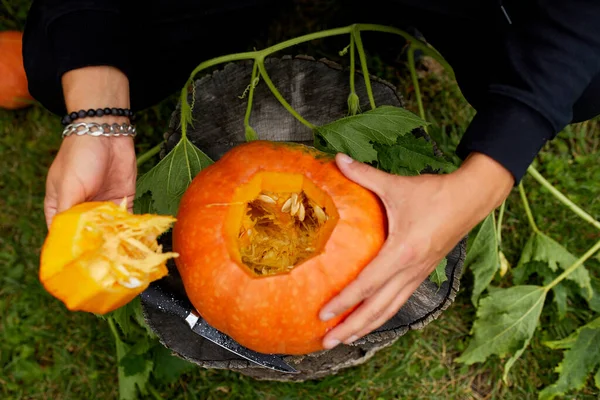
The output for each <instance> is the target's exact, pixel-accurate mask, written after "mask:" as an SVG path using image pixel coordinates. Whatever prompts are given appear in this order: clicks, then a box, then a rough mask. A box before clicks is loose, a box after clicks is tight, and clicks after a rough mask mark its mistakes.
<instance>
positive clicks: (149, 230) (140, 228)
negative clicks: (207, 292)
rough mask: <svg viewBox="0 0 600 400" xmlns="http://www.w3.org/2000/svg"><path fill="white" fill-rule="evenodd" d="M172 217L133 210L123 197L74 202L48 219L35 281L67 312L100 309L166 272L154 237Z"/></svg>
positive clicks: (130, 297)
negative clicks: (122, 199) (46, 232)
mask: <svg viewBox="0 0 600 400" xmlns="http://www.w3.org/2000/svg"><path fill="white" fill-rule="evenodd" d="M174 221H175V219H174V218H173V217H170V216H162V215H152V214H144V215H133V214H130V213H129V212H128V211H127V207H126V204H125V201H124V202H123V203H122V204H121V206H118V205H116V204H114V203H113V202H110V201H106V202H88V203H82V204H78V205H76V206H74V207H72V208H71V209H69V210H67V211H64V212H61V213H59V214H57V215H56V216H55V217H54V219H53V220H52V225H51V226H50V230H49V232H48V236H47V237H46V240H45V241H44V246H43V247H42V254H41V257H40V272H39V277H40V281H41V282H42V284H43V285H44V287H45V288H46V290H47V291H48V292H49V293H50V294H52V295H53V296H54V297H56V298H58V299H59V300H61V301H62V302H63V303H65V305H66V306H67V308H68V309H69V310H71V311H76V310H80V311H87V312H93V313H97V314H105V313H107V312H110V311H113V310H116V309H117V308H119V307H121V306H123V305H125V304H127V303H128V302H130V301H131V300H133V298H134V297H135V296H137V295H138V294H140V293H141V292H142V291H144V290H145V289H146V288H147V287H148V284H149V283H150V282H152V281H154V280H156V279H159V278H161V277H163V276H165V275H166V274H167V272H168V271H167V267H166V261H167V259H169V258H171V257H175V256H177V254H175V253H162V248H161V247H160V246H159V245H158V243H157V242H156V238H157V237H158V236H159V235H160V234H161V233H163V232H164V231H166V230H167V229H169V228H170V226H171V224H172V223H173V222H174Z"/></svg>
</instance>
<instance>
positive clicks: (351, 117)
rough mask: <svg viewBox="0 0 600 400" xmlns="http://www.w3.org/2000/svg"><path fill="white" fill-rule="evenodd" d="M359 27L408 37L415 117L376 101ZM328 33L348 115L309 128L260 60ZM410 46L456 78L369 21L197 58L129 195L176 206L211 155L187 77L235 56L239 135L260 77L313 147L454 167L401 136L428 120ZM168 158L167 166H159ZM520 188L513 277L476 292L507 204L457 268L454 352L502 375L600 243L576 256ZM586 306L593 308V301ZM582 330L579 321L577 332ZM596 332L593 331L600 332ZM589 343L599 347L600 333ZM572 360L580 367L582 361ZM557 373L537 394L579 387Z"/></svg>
mask: <svg viewBox="0 0 600 400" xmlns="http://www.w3.org/2000/svg"><path fill="white" fill-rule="evenodd" d="M363 31H376V32H382V33H389V34H394V35H398V36H401V37H403V38H404V39H406V40H407V42H408V46H407V58H408V68H409V71H410V76H411V80H412V84H413V86H414V91H415V98H416V102H417V106H418V112H419V115H420V118H418V117H416V116H414V115H412V114H411V113H409V112H407V111H405V110H403V109H396V108H393V107H389V106H379V107H377V106H376V104H375V98H374V95H373V90H372V87H371V82H370V78H369V73H368V65H367V57H366V53H365V50H364V47H363V43H362V39H361V32H363ZM336 35H348V36H349V43H350V44H349V45H348V46H347V47H346V48H345V49H344V50H343V51H342V52H340V54H341V55H344V54H346V53H349V57H350V78H349V79H350V82H349V83H350V93H349V96H348V117H346V118H343V119H341V120H338V121H334V122H332V123H331V124H328V125H324V126H316V125H314V124H313V123H311V122H310V121H307V120H306V119H304V118H303V117H302V116H301V115H300V114H299V113H298V112H297V111H296V110H294V109H293V107H292V106H291V105H290V104H289V103H288V102H287V101H286V100H285V99H284V98H283V96H282V95H281V93H280V92H279V91H278V90H277V88H276V86H275V85H274V83H273V82H272V81H271V79H270V77H269V75H268V73H267V70H266V68H265V64H264V61H265V59H266V58H267V57H268V56H270V55H272V54H273V53H275V52H278V51H281V50H283V49H286V48H288V47H292V46H295V45H298V44H300V43H303V42H307V41H311V40H314V39H322V38H326V37H330V36H336ZM416 50H419V51H421V52H422V53H423V54H425V55H427V56H430V57H432V58H434V59H435V60H437V61H438V62H439V63H440V64H441V65H442V67H444V68H445V69H446V71H447V72H448V74H449V75H450V76H451V78H454V72H453V70H452V68H451V66H450V65H449V64H448V63H447V62H446V60H444V58H443V57H442V56H441V55H440V54H439V53H438V52H437V50H435V49H434V48H432V47H431V46H430V45H428V44H427V43H424V42H422V41H420V40H418V39H416V38H414V37H413V36H411V35H409V34H408V33H406V32H404V31H402V30H399V29H397V28H393V27H387V26H380V25H373V24H353V25H350V26H346V27H341V28H336V29H330V30H326V31H321V32H315V33H311V34H308V35H304V36H300V37H297V38H294V39H290V40H287V41H285V42H282V43H279V44H276V45H274V46H271V47H269V48H266V49H263V50H255V51H252V52H243V53H237V54H231V55H226V56H221V57H216V58H213V59H211V60H207V61H205V62H202V63H201V64H199V65H198V66H197V67H196V68H195V69H194V70H193V71H192V73H191V74H190V77H189V78H188V80H187V82H186V84H185V85H184V87H183V88H182V90H181V94H180V103H181V134H182V135H181V140H180V142H179V143H178V144H177V145H176V146H175V148H174V149H173V150H172V151H171V152H170V153H169V154H167V156H166V157H165V158H164V159H163V160H162V161H161V162H160V163H159V164H158V165H157V166H155V167H154V168H153V169H152V170H151V171H150V172H149V173H148V174H146V175H144V176H143V177H142V178H140V180H139V181H138V190H137V194H136V198H137V199H138V201H137V203H143V204H151V205H152V206H151V207H152V208H150V209H151V210H152V211H154V212H158V213H174V212H176V210H177V205H178V198H177V197H176V196H175V197H172V198H169V197H167V195H165V193H183V191H184V190H185V188H186V187H187V184H189V182H190V181H191V179H192V177H193V176H195V174H196V173H197V172H199V171H200V170H201V169H202V168H204V167H205V166H207V165H209V164H210V163H211V162H212V160H210V159H209V158H208V157H207V156H206V155H205V154H204V153H202V152H201V151H200V150H199V149H197V148H196V147H195V146H194V145H193V144H192V143H191V142H190V141H189V140H188V138H187V129H188V127H189V126H193V118H192V109H193V104H189V101H188V96H189V94H190V92H193V90H194V79H195V77H196V76H197V75H198V74H199V73H200V72H202V71H204V70H206V69H208V68H211V67H214V66H217V65H219V64H223V63H229V62H234V61H243V60H252V61H253V67H252V75H251V80H250V83H249V85H248V89H247V93H246V92H245V93H244V94H243V95H242V96H245V95H246V94H247V97H248V104H247V108H246V112H245V116H244V128H245V137H246V140H247V141H250V140H256V139H257V138H258V134H257V133H256V131H255V130H254V129H253V128H252V126H251V125H250V116H251V112H252V101H253V95H254V89H255V87H256V85H257V84H258V82H259V81H262V82H264V83H265V84H266V85H267V87H268V88H269V90H270V92H271V93H272V95H273V96H274V97H275V98H276V99H277V100H278V101H279V102H280V103H281V105H282V106H283V107H284V108H285V109H286V110H287V112H289V113H290V114H291V115H293V116H294V117H295V118H296V119H297V120H298V121H300V122H301V123H302V124H303V125H305V126H306V127H308V128H310V129H311V130H313V131H314V134H315V137H318V138H319V139H320V140H319V142H317V141H315V143H316V145H317V144H318V143H320V145H317V147H319V148H320V149H322V150H324V151H330V152H345V153H347V154H349V155H351V156H352V157H353V158H355V159H357V160H359V161H362V162H368V163H373V164H374V165H375V166H377V167H378V168H380V169H383V170H384V171H387V172H390V173H401V174H408V175H411V174H418V173H419V172H420V171H421V170H422V169H423V168H424V167H426V166H429V167H432V168H435V169H437V170H440V171H442V172H449V171H451V170H453V167H454V166H452V165H450V164H449V163H446V162H444V161H442V160H439V159H436V158H435V157H434V156H433V152H432V149H431V145H429V147H427V146H425V147H423V146H424V145H423V143H422V142H418V143H417V139H416V138H413V137H412V135H407V133H408V132H411V131H412V130H413V129H414V128H417V127H425V128H426V122H425V110H424V107H423V101H422V95H421V91H420V87H419V81H418V76H417V73H416V65H415V54H414V53H415V51H416ZM356 54H358V61H359V63H360V66H361V70H362V73H363V77H364V83H365V87H366V92H367V96H368V99H369V105H370V108H371V110H369V111H367V112H364V113H362V112H361V111H360V110H359V108H358V105H359V99H358V95H357V94H356V88H355V76H354V75H355V67H356V66H355V63H356V59H355V58H356ZM358 125H361V126H363V127H367V128H369V127H373V128H377V132H378V135H373V134H372V133H369V131H368V129H365V130H363V131H360V135H359V136H355V137H352V138H351V139H352V140H349V138H348V137H346V136H345V135H346V134H345V133H343V132H347V131H348V128H355V127H356V126H358ZM350 130H351V129H350ZM341 132H342V133H341ZM357 143H358V144H359V145H358V144H357ZM402 146H409V147H410V146H412V147H411V150H412V151H417V150H416V149H419V150H418V151H421V152H422V160H424V161H423V162H419V163H414V162H413V163H411V162H410V161H407V160H405V159H402V158H401V157H397V156H396V157H393V156H392V154H396V155H397V154H403V153H402V152H399V151H395V152H394V151H393V150H398V149H400V148H403V147H402ZM419 146H420V147H419ZM156 152H157V150H156V148H153V149H151V150H150V151H149V152H147V153H145V154H143V155H141V156H140V157H139V158H138V165H140V164H142V163H143V162H145V161H147V160H148V159H150V158H151V157H152V155H154V154H156ZM167 165H168V169H166V166H167ZM173 168H175V169H179V170H178V171H184V172H185V173H184V174H183V175H185V176H187V177H188V178H189V179H187V180H186V181H179V183H178V184H179V185H180V186H178V187H164V185H165V183H164V182H165V181H169V182H170V180H168V179H164V177H165V176H167V175H169V174H171V173H174V172H173ZM178 173H179V172H178ZM527 173H528V175H529V176H531V177H533V178H534V179H535V180H536V181H538V182H539V183H540V184H541V185H542V186H543V187H544V188H546V189H547V190H548V191H549V192H550V193H551V194H552V195H553V196H554V198H556V199H557V200H558V201H559V202H560V203H561V204H563V205H565V206H566V207H567V208H568V209H569V210H571V211H572V212H573V213H574V214H576V215H577V216H579V217H580V218H582V219H583V220H584V221H586V222H588V223H589V224H591V225H592V226H594V227H596V228H598V229H600V222H599V221H597V220H596V219H594V218H593V217H592V216H591V215H589V214H588V213H587V212H585V211H584V210H583V209H582V208H581V207H579V206H577V205H576V204H575V203H574V202H573V201H571V200H570V199H568V197H567V196H565V195H564V194H562V193H561V192H560V191H559V190H558V189H556V188H555V187H554V186H553V185H552V184H550V182H548V181H547V180H546V179H545V178H544V177H543V176H542V175H541V174H540V173H539V172H538V171H537V170H536V169H535V168H534V167H533V166H530V167H529V168H528V170H527ZM161 185H163V187H161ZM518 191H519V195H520V199H521V202H522V204H523V207H524V210H525V215H526V218H527V221H528V223H529V226H530V228H531V231H532V234H531V237H530V239H529V240H528V242H527V243H526V245H525V246H524V248H523V251H522V254H521V258H520V260H519V263H518V265H517V266H516V268H515V269H514V270H512V274H513V280H514V283H515V284H514V285H513V286H511V287H508V288H495V289H494V290H493V291H488V293H487V294H486V295H485V296H484V297H482V298H481V299H480V298H479V296H480V295H481V294H482V293H484V292H485V291H486V290H487V289H489V287H490V285H491V282H492V280H493V279H494V277H495V275H496V274H498V273H499V275H500V276H504V274H505V273H506V272H507V269H508V261H507V260H506V258H505V257H504V254H503V252H502V240H501V239H502V237H501V236H502V223H503V216H504V213H505V208H506V204H505V203H502V205H501V206H500V209H499V213H498V218H497V219H496V218H495V211H493V212H492V213H491V214H490V216H488V218H486V220H484V221H483V222H482V224H481V225H480V228H479V230H478V232H477V234H476V235H475V239H474V240H473V244H472V246H471V247H470V249H469V252H468V254H467V260H466V262H465V266H466V267H467V268H468V269H469V270H471V271H472V273H473V275H474V288H473V296H472V301H473V303H474V304H475V305H476V307H477V318H476V321H475V322H474V325H473V330H472V332H473V337H472V339H471V341H470V343H469V345H468V348H467V349H466V350H465V351H464V353H463V354H462V355H461V356H460V357H459V358H458V359H457V362H460V363H465V364H473V363H477V362H483V361H485V360H486V359H487V358H489V357H490V356H492V355H497V356H500V357H504V356H510V358H509V359H508V361H507V362H506V364H505V369H504V379H505V380H506V379H507V377H508V373H509V371H510V369H511V367H512V366H513V365H514V363H515V362H516V360H517V359H518V358H519V357H520V356H521V354H522V353H523V352H524V351H525V350H526V349H527V347H528V345H529V342H530V340H531V338H532V337H533V335H534V332H535V330H536V328H537V326H538V320H539V316H540V314H541V311H542V309H543V308H544V306H545V305H544V303H545V299H546V294H547V293H549V292H550V291H551V290H552V291H553V292H554V293H555V296H554V301H555V303H556V307H557V308H558V311H559V314H561V315H562V314H564V313H565V312H566V311H565V310H566V297H567V296H568V295H570V294H569V293H567V292H564V291H563V290H566V289H564V288H565V287H564V285H563V282H564V281H567V280H569V281H571V282H572V283H574V284H575V286H576V287H577V288H578V292H577V295H580V296H581V297H583V298H584V299H586V300H587V301H588V302H590V301H591V298H592V297H593V296H594V295H595V294H594V292H593V290H592V288H591V286H590V277H589V273H588V271H587V269H586V267H585V266H584V263H585V262H586V261H587V260H588V259H589V258H590V257H592V256H593V255H594V254H595V253H596V252H597V251H598V250H600V242H598V243H596V244H595V245H594V246H592V247H591V248H590V249H589V250H588V251H586V252H585V253H584V254H583V255H581V256H580V257H575V256H574V255H572V254H571V253H570V252H569V251H568V250H567V249H566V248H564V247H563V246H562V245H560V244H559V243H557V242H555V241H554V240H553V239H551V238H550V237H548V236H547V235H546V234H544V233H543V232H542V231H541V230H540V228H539V227H538V226H537V224H536V222H535V218H534V214H533V211H532V208H531V205H530V203H529V201H528V199H527V195H526V192H525V188H524V185H523V183H520V184H519V185H518ZM145 196H150V197H149V198H151V200H149V201H148V202H141V201H139V200H141V199H143V198H148V197H145ZM138 211H139V209H138ZM540 263H541V264H543V265H544V267H543V268H542V267H540V265H541V264H540ZM443 265H445V264H440V266H438V268H439V269H436V271H435V273H434V274H432V280H434V281H436V282H437V283H438V284H441V283H442V282H443V278H445V274H441V273H440V271H441V269H440V268H443ZM535 268H537V269H536V270H535V271H534V270H533V269H535ZM559 268H560V269H561V272H559V271H558V269H559ZM533 272H535V273H537V274H539V275H541V276H543V277H544V285H542V286H538V285H526V284H524V283H526V280H527V278H528V277H529V275H530V274H532V273H533ZM565 293H567V294H565ZM558 294H560V296H558ZM563 294H564V296H563ZM590 304H591V303H590ZM594 311H600V310H596V309H594ZM582 329H583V328H582ZM586 329H588V330H589V329H599V332H600V327H597V328H596V327H595V325H593V326H591V327H587V328H586ZM584 331H585V329H583V330H582V331H581V332H584ZM578 332H579V331H578ZM585 332H587V331H585ZM582 335H583V333H582ZM598 337H599V338H600V334H599V335H598ZM577 340H579V336H575V337H573V340H572V342H573V343H577ZM582 340H583V339H582ZM597 347H600V339H599V342H598V346H597ZM565 348H566V347H565ZM575 349H578V347H576V346H574V347H573V348H572V349H570V350H569V351H575ZM569 354H570V353H569V352H566V353H565V362H566V361H567V360H569V361H570V362H573V361H571V360H572V359H573V357H571V356H569ZM598 359H600V354H599V355H598ZM565 362H564V363H565ZM575 362H576V361H575ZM564 363H563V364H564ZM561 365H562V364H561ZM595 366H596V364H594V365H592V366H591V367H590V365H586V366H585V368H587V369H586V371H585V374H584V375H585V376H587V375H588V374H589V373H591V372H593V371H592V369H593V368H595ZM576 367H578V368H583V367H581V366H576ZM565 371H566V367H563V368H561V369H560V378H559V381H558V382H557V383H556V384H555V385H552V386H550V387H548V388H546V389H544V390H543V391H542V392H541V393H540V398H552V397H553V396H555V395H557V394H561V393H565V392H566V391H568V390H571V389H576V388H578V387H579V386H577V385H579V382H576V383H577V385H575V384H574V383H573V382H572V381H569V380H568V379H567V378H564V375H565V374H567V372H565ZM563 378H564V379H563ZM565 382H566V383H565ZM596 385H597V386H598V387H599V388H600V372H599V373H598V374H597V378H596Z"/></svg>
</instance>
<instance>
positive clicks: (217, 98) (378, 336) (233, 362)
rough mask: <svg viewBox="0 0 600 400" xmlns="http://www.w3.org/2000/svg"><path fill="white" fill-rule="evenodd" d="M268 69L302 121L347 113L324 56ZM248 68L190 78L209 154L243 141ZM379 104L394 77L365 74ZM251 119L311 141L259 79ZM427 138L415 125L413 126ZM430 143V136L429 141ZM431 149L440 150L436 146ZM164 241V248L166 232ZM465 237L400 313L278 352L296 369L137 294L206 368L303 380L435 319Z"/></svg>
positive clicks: (198, 137)
mask: <svg viewBox="0 0 600 400" xmlns="http://www.w3.org/2000/svg"><path fill="white" fill-rule="evenodd" d="M265 65H266V69H267V72H268V73H269V75H270V77H271V79H272V81H273V82H274V84H275V86H276V87H277V88H278V89H279V91H280V93H281V94H282V95H283V97H284V98H285V99H286V100H287V101H288V102H289V103H290V104H291V105H292V107H293V108H294V109H295V110H297V111H298V113H299V114H300V115H301V116H303V117H304V118H305V119H307V120H308V121H310V122H312V123H313V124H315V125H322V124H325V123H328V122H331V121H334V120H336V119H339V118H341V117H344V116H346V115H347V113H348V106H347V97H348V94H349V93H350V87H349V72H348V71H347V70H344V69H343V68H341V67H340V66H339V65H337V64H334V63H331V62H328V61H326V60H319V61H316V60H314V59H312V58H310V57H304V56H302V57H300V56H299V57H295V58H292V57H283V58H281V59H267V60H266V63H265ZM251 72H252V64H251V63H250V62H240V63H234V64H227V65H226V66H225V67H224V68H223V69H221V70H218V71H216V72H214V73H212V74H209V75H206V76H204V77H203V78H201V79H198V80H196V81H195V88H194V89H195V90H194V91H193V92H192V93H190V95H189V96H190V97H189V101H190V103H191V101H192V96H193V101H194V109H193V118H194V125H193V127H190V128H189V130H188V134H187V136H188V138H189V140H191V141H192V143H194V144H195V145H196V146H198V148H200V149H201V150H202V151H204V152H205V153H206V154H207V155H208V156H210V157H211V158H212V159H213V160H217V159H219V158H220V157H221V156H222V155H223V154H224V153H225V152H226V151H227V150H229V149H230V148H232V147H234V146H236V145H238V144H241V143H243V142H245V136H244V132H245V131H244V124H243V119H244V114H245V111H246V105H247V99H246V98H240V97H242V96H243V94H244V91H245V90H246V88H247V87H248V84H249V82H250V77H251ZM371 83H372V88H373V93H374V97H375V101H376V104H377V105H392V106H398V107H402V106H403V104H404V103H403V99H402V97H401V96H400V95H399V94H398V93H397V92H396V90H395V88H394V87H393V85H391V84H389V83H387V82H385V81H383V80H380V79H378V78H375V77H372V78H371ZM356 91H357V94H358V96H359V98H360V100H361V104H360V105H361V109H363V110H366V109H369V103H368V97H367V94H366V90H365V85H364V80H363V77H362V75H361V74H360V73H357V76H356ZM179 110H180V104H179V105H178V107H177V109H176V110H175V112H174V113H173V115H172V118H171V121H170V124H169V129H168V132H167V133H166V134H165V136H166V142H165V146H164V149H163V152H162V156H163V157H164V154H165V153H166V152H168V151H170V150H171V149H172V148H173V147H174V146H175V145H176V144H177V142H178V141H179V139H180V137H181V131H180V126H179V121H180V111H179ZM250 125H251V126H252V127H253V128H254V129H255V130H256V132H257V133H258V136H259V138H260V139H267V140H275V141H293V142H299V143H304V144H307V145H312V143H313V134H312V131H311V130H310V129H308V128H307V127H306V126H304V125H302V124H301V123H300V122H299V121H297V120H296V119H295V118H294V117H293V116H292V115H291V114H289V113H288V112H287V111H286V110H285V109H284V108H283V106H282V105H281V104H280V103H279V102H278V101H277V99H275V97H274V96H273V95H272V94H271V93H270V91H269V89H268V87H267V86H266V84H264V82H259V83H258V85H257V86H256V88H255V93H254V101H253V107H252V114H251V118H250ZM416 134H417V135H421V136H424V137H426V138H427V139H428V140H431V139H430V138H429V137H428V136H427V135H426V133H425V132H424V131H423V130H421V131H419V132H417V133H416ZM434 148H435V143H434ZM435 150H436V153H438V155H439V154H440V152H439V150H438V149H437V148H435ZM164 247H165V249H166V250H169V248H170V237H169V236H165V240H164ZM465 248H466V238H465V239H463V240H462V241H461V242H460V243H459V244H458V245H457V246H456V247H455V248H454V249H453V250H452V251H451V252H450V253H449V254H448V256H447V258H448V264H447V266H446V275H447V277H448V280H447V281H446V282H444V283H443V284H442V285H441V287H440V288H438V286H437V285H436V284H435V283H433V282H431V281H429V280H428V279H427V280H425V281H424V282H423V283H422V284H421V285H420V286H419V288H418V289H417V290H416V291H415V293H414V294H413V295H412V296H411V297H410V298H409V300H408V301H407V303H406V304H405V305H404V306H403V307H402V308H401V309H400V310H399V311H398V313H397V314H396V315H395V316H394V317H393V318H391V319H390V320H389V321H388V322H386V323H385V324H384V325H383V326H382V327H380V328H379V329H377V330H376V331H374V332H372V333H371V334H369V335H367V336H365V337H363V338H361V339H359V340H358V341H356V342H354V343H352V344H351V345H343V344H342V345H339V346H338V347H336V348H334V349H332V350H327V351H320V352H316V353H312V354H308V355H304V356H291V355H286V356H284V359H285V361H286V362H288V363H289V364H290V365H292V366H293V367H294V368H296V369H297V370H298V371H300V373H298V374H284V373H279V372H276V371H272V370H269V369H266V368H262V367H259V366H257V365H255V364H252V363H250V362H248V361H246V360H244V359H242V358H240V357H237V356H236V355H234V354H232V353H230V352H228V351H227V350H224V349H222V348H220V347H219V346H217V345H215V344H213V343H212V342H209V341H207V340H205V339H203V338H202V337H200V336H197V335H196V334H194V333H193V332H191V331H190V329H189V328H188V327H187V325H186V323H185V322H184V321H181V320H179V319H178V318H177V317H173V316H171V315H169V314H166V313H164V312H161V311H158V310H156V309H154V308H152V307H150V306H146V305H145V304H144V303H143V302H142V308H143V311H144V316H145V319H146V322H147V323H148V325H149V326H150V328H151V329H152V330H153V331H154V332H155V333H156V334H157V335H158V337H159V339H160V341H161V342H162V343H163V344H164V345H165V346H166V347H167V348H169V349H170V350H172V351H173V352H174V353H175V354H176V355H178V356H180V357H182V358H184V359H186V360H188V361H190V362H193V363H195V364H197V365H199V366H201V367H204V368H215V369H229V370H234V371H238V372H240V373H242V374H244V375H248V376H251V377H254V378H256V379H262V380H278V381H304V380H308V379H318V378H322V377H325V376H327V375H331V374H334V373H336V372H337V371H339V370H341V369H344V368H348V367H352V366H355V365H358V364H361V363H364V362H365V361H367V360H368V359H369V358H371V357H372V356H373V355H374V354H375V353H376V352H377V351H378V350H380V349H382V348H384V347H387V346H390V345H391V344H393V343H394V342H395V341H396V340H397V339H398V338H399V337H400V336H402V335H404V334H405V333H406V332H408V331H409V330H413V329H421V328H423V327H424V326H426V325H427V324H429V323H430V322H431V321H433V320H435V319H436V318H437V317H438V316H439V315H440V314H441V313H442V312H443V311H444V310H445V309H446V308H448V306H449V305H450V304H451V303H452V302H453V300H454V298H455V296H456V293H457V291H458V288H459V278H460V276H461V272H462V267H463V263H464V259H465V253H466V251H465ZM168 266H169V275H168V276H167V277H165V278H163V280H162V281H161V284H164V285H165V286H166V287H168V288H169V289H170V290H171V291H172V292H173V293H174V294H175V295H178V296H183V297H185V296H186V295H185V290H184V287H183V283H182V281H181V278H180V276H179V273H178V272H177V269H176V267H175V265H174V263H173V262H172V261H171V262H169V265H168Z"/></svg>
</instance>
